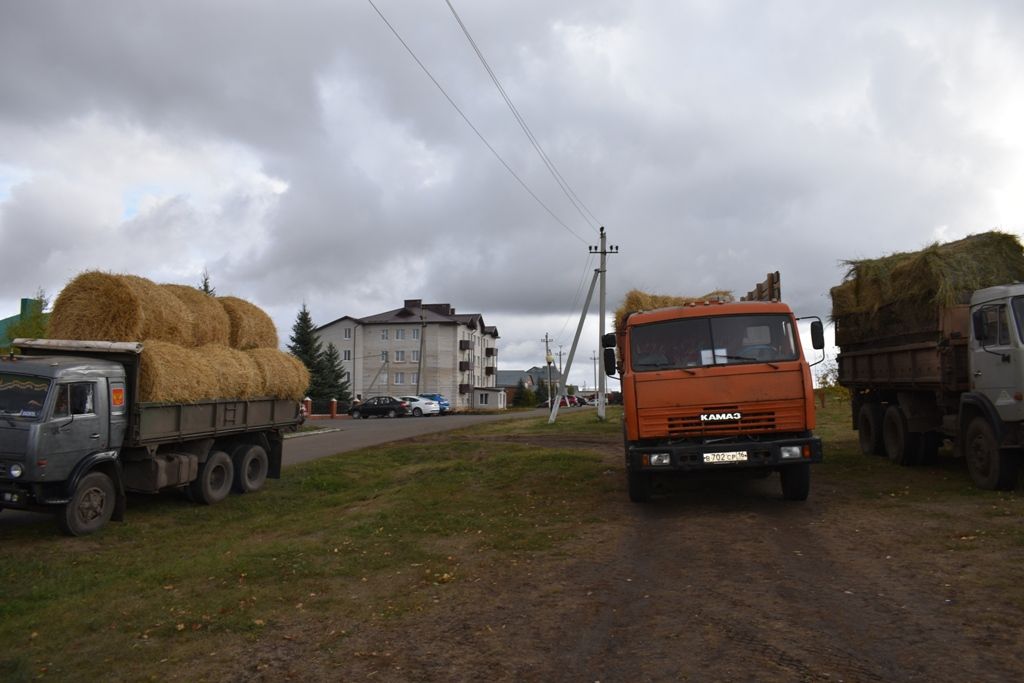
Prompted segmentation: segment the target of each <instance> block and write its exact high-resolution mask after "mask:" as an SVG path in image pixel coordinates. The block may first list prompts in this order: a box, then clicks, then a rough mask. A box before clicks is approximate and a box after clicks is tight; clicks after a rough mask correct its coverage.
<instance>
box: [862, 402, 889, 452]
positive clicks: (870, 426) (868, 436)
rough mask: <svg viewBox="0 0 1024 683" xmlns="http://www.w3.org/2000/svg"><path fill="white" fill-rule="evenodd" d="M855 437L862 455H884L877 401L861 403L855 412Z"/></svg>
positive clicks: (879, 409)
mask: <svg viewBox="0 0 1024 683" xmlns="http://www.w3.org/2000/svg"><path fill="white" fill-rule="evenodd" d="M857 439H858V441H860V452H861V453H863V454H864V455H884V454H885V444H884V442H883V441H882V406H881V405H879V404H877V403H862V404H861V406H860V410H859V411H858V413H857Z"/></svg>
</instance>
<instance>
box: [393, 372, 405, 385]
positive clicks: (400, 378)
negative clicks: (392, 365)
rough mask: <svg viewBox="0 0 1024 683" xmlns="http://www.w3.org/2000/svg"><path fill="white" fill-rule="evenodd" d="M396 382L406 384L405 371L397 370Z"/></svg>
mask: <svg viewBox="0 0 1024 683" xmlns="http://www.w3.org/2000/svg"><path fill="white" fill-rule="evenodd" d="M395 384H405V373H404V372H396V373H395Z"/></svg>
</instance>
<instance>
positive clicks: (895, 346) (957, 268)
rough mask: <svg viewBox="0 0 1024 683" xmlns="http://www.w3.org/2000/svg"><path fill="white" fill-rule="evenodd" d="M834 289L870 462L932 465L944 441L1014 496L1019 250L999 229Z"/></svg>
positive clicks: (1021, 311) (1022, 342)
mask: <svg viewBox="0 0 1024 683" xmlns="http://www.w3.org/2000/svg"><path fill="white" fill-rule="evenodd" d="M848 264H849V270H848V272H847V275H846V278H845V280H844V281H843V283H842V284H840V285H838V286H836V287H833V288H832V292H831V293H832V319H833V320H834V322H835V328H836V344H837V345H838V346H839V347H840V354H839V356H838V365H839V383H840V384H842V385H843V386H845V387H847V388H849V389H850V391H851V394H852V401H851V407H852V411H853V414H852V420H853V427H854V429H856V430H857V432H858V438H859V441H860V447H861V450H862V451H863V452H864V453H865V454H878V455H883V454H884V455H886V456H887V457H888V458H889V460H891V461H892V462H894V463H897V464H900V465H916V464H923V463H928V462H929V461H932V460H934V459H935V457H936V455H937V453H938V450H939V448H940V447H941V445H942V443H943V442H944V441H945V440H946V439H949V440H950V441H951V442H952V444H953V446H954V448H953V453H954V455H956V456H961V457H965V458H966V460H967V467H968V470H969V471H970V474H971V478H972V479H973V480H974V483H975V484H976V485H977V486H978V487H980V488H984V489H1010V488H1013V487H1014V486H1015V485H1016V483H1017V474H1018V468H1019V463H1020V455H1021V446H1022V444H1024V428H1022V421H1024V284H1022V283H1024V250H1022V248H1021V244H1020V241H1019V240H1018V239H1017V237H1016V236H1014V235H1009V234H1005V233H1001V232H997V231H992V232H987V233H982V234H978V235H971V236H969V237H966V238H964V239H961V240H957V241H955V242H949V243H946V244H933V245H931V246H929V247H928V248H926V249H922V250H920V251H916V252H911V253H898V254H892V255H890V256H885V257H882V258H877V259H865V260H858V261H850V262H848Z"/></svg>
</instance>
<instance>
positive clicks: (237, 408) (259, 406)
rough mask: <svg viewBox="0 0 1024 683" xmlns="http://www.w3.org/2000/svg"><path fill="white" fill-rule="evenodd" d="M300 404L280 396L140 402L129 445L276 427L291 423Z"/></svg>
mask: <svg viewBox="0 0 1024 683" xmlns="http://www.w3.org/2000/svg"><path fill="white" fill-rule="evenodd" d="M297 411H298V406H297V404H296V403H295V401H290V400H287V399H278V398H263V399H248V400H216V401H201V402H198V403H140V404H136V405H135V406H134V408H133V410H132V413H133V415H132V420H131V425H132V429H131V433H130V435H129V437H128V443H127V444H126V445H128V446H146V445H155V444H161V443H173V442H177V441H186V440H190V439H198V438H205V437H215V436H222V435H225V434H232V433H239V432H248V431H253V430H257V429H267V428H274V427H278V428H281V427H292V426H294V425H295V423H296V417H297Z"/></svg>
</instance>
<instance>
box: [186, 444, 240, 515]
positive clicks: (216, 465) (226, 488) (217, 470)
mask: <svg viewBox="0 0 1024 683" xmlns="http://www.w3.org/2000/svg"><path fill="white" fill-rule="evenodd" d="M234 479H235V467H234V465H233V463H232V462H231V458H230V457H228V454H227V453H225V452H224V451H210V455H209V457H207V458H206V462H204V463H203V464H202V465H200V466H199V476H198V477H196V480H195V481H193V482H192V483H191V484H189V485H188V492H189V496H190V497H191V498H192V500H194V501H195V502H197V503H202V504H203V505H213V504H214V503H219V502H220V501H222V500H224V499H225V498H227V497H228V494H229V493H231V486H232V485H233V484H234Z"/></svg>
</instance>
